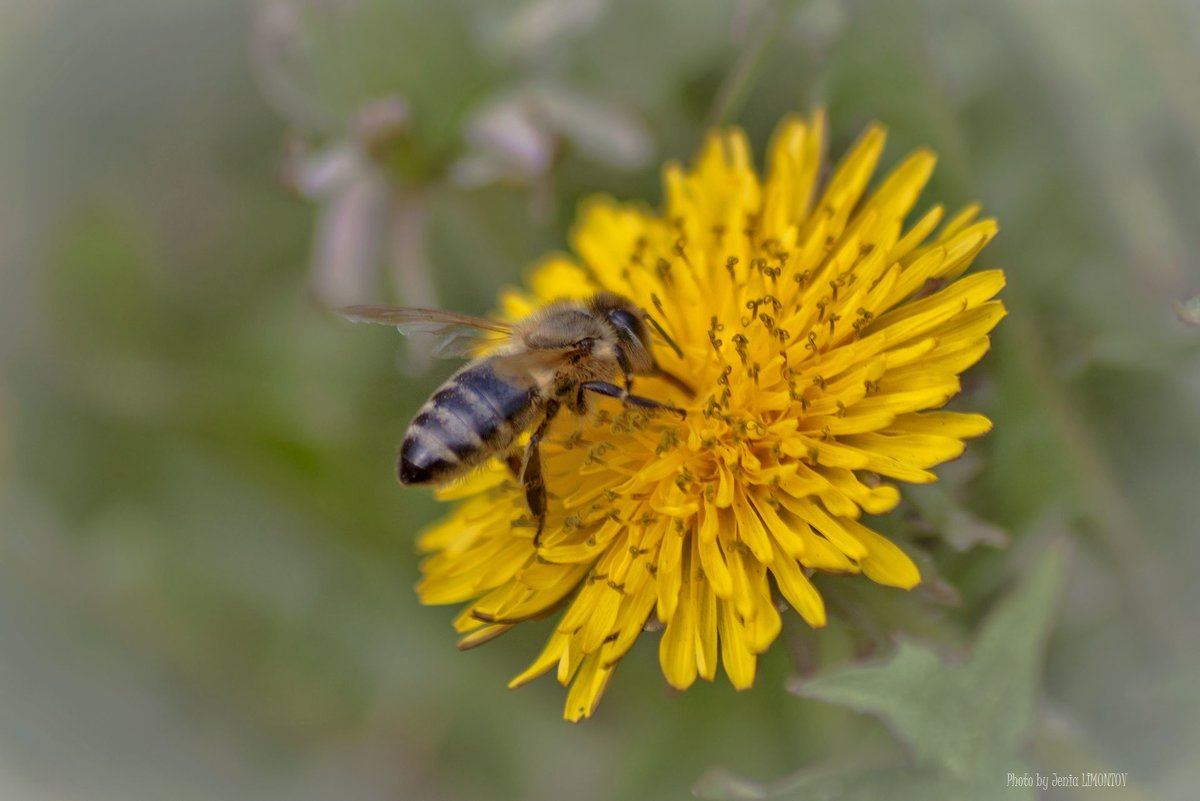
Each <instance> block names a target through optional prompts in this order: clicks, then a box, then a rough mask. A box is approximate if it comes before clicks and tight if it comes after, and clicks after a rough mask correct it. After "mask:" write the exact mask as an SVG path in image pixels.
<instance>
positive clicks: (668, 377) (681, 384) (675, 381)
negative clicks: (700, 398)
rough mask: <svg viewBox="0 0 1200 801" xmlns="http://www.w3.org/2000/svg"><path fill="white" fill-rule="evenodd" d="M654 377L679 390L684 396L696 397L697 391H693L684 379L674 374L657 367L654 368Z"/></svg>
mask: <svg viewBox="0 0 1200 801" xmlns="http://www.w3.org/2000/svg"><path fill="white" fill-rule="evenodd" d="M653 375H655V376H658V377H659V378H661V379H662V380H664V381H666V382H667V383H668V384H670V385H671V386H673V387H675V388H676V389H677V390H679V391H680V392H682V393H683V394H684V395H687V396H688V397H689V398H694V397H696V390H694V389H692V387H691V385H690V384H688V382H686V381H684V380H683V379H682V378H680V377H679V376H677V375H675V374H674V373H669V372H667V371H666V370H664V369H662V368H661V367H657V366H656V367H655V368H654V373H653Z"/></svg>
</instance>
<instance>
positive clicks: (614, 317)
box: [608, 309, 640, 339]
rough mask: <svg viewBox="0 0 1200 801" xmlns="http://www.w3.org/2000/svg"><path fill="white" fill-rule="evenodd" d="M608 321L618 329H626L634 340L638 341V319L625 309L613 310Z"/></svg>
mask: <svg viewBox="0 0 1200 801" xmlns="http://www.w3.org/2000/svg"><path fill="white" fill-rule="evenodd" d="M608 321H609V322H610V323H612V324H613V325H615V326H616V327H617V328H621V329H624V330H625V331H627V332H628V333H629V335H630V336H631V337H633V338H634V339H638V338H639V336H638V330H639V328H640V326H639V325H638V318H636V317H634V316H633V315H632V314H630V313H629V312H627V311H625V310H624V309H613V310H612V311H610V312H609V313H608Z"/></svg>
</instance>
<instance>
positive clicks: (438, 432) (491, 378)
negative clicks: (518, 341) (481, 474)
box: [398, 360, 536, 484]
mask: <svg viewBox="0 0 1200 801" xmlns="http://www.w3.org/2000/svg"><path fill="white" fill-rule="evenodd" d="M535 396H536V393H535V391H534V389H533V388H532V387H516V386H513V385H512V384H509V383H507V382H505V381H503V380H501V379H500V378H499V377H498V376H497V375H496V373H495V372H494V371H493V370H492V367H491V364H490V363H489V362H488V361H486V360H485V361H482V362H479V363H477V364H472V365H468V366H467V367H465V368H463V369H462V370H460V371H459V372H457V373H455V374H454V375H453V376H451V377H450V379H449V380H448V381H446V383H445V384H442V386H441V387H440V388H439V389H438V391H437V392H435V393H434V394H433V397H432V398H430V399H429V400H428V401H427V402H426V403H425V405H424V406H423V407H422V408H421V411H420V412H418V413H417V416H416V417H415V418H414V419H413V421H412V424H411V425H409V427H408V432H407V433H406V434H405V435H404V442H403V444H401V446H400V463H399V465H398V468H399V474H400V481H401V482H403V483H405V484H430V483H433V484H437V483H441V482H443V481H448V480H450V479H452V478H455V477H456V476H458V475H461V474H462V473H464V472H466V471H467V470H469V469H471V468H472V467H474V466H475V465H477V464H479V463H480V462H482V461H484V460H485V459H487V458H488V457H489V456H491V455H492V454H494V453H501V452H504V451H506V450H508V448H509V446H510V445H511V444H512V443H513V440H515V439H516V438H517V437H518V436H520V434H521V432H522V431H524V430H525V428H526V426H527V425H528V424H529V421H530V418H531V417H532V415H533V411H534V405H533V401H534V398H535Z"/></svg>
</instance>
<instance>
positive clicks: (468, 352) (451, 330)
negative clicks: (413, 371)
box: [338, 305, 512, 359]
mask: <svg viewBox="0 0 1200 801" xmlns="http://www.w3.org/2000/svg"><path fill="white" fill-rule="evenodd" d="M338 314H340V315H342V316H343V317H345V318H346V319H347V320H350V321H352V322H356V323H378V324H380V325H392V326H395V327H396V329H397V330H399V331H400V333H401V334H404V335H405V336H418V337H424V338H428V339H429V340H430V342H431V343H432V344H431V347H430V350H429V353H430V355H431V356H437V357H440V358H446V359H454V358H463V357H467V356H474V355H475V351H476V350H477V349H478V347H479V346H480V345H481V344H491V345H495V344H498V343H499V342H501V341H503V340H505V339H508V338H509V337H510V336H512V326H511V325H509V324H508V323H502V322H499V321H496V320H485V319H483V318H482V317H472V316H471V315H469V314H458V313H456V312H447V311H441V310H439V309H420V308H415V307H411V306H370V305H368V306H346V307H345V308H342V309H338Z"/></svg>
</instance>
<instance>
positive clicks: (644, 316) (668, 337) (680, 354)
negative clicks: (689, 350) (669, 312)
mask: <svg viewBox="0 0 1200 801" xmlns="http://www.w3.org/2000/svg"><path fill="white" fill-rule="evenodd" d="M642 319H643V320H645V321H646V322H648V323H650V325H651V326H653V327H654V330H655V331H657V332H658V335H659V336H660V337H662V339H663V342H666V343H667V345H669V346H670V347H671V350H673V351H675V355H676V356H678V357H679V358H681V359H682V358H683V351H682V350H680V349H679V346H678V345H677V344H675V340H673V339H671V335H670V334H668V333H667V331H666V329H665V328H663V327H662V326H661V325H660V324H659V322H658V320H655V319H654V318H653V317H651V316H650V313H649V312H646V311H643V312H642Z"/></svg>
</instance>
